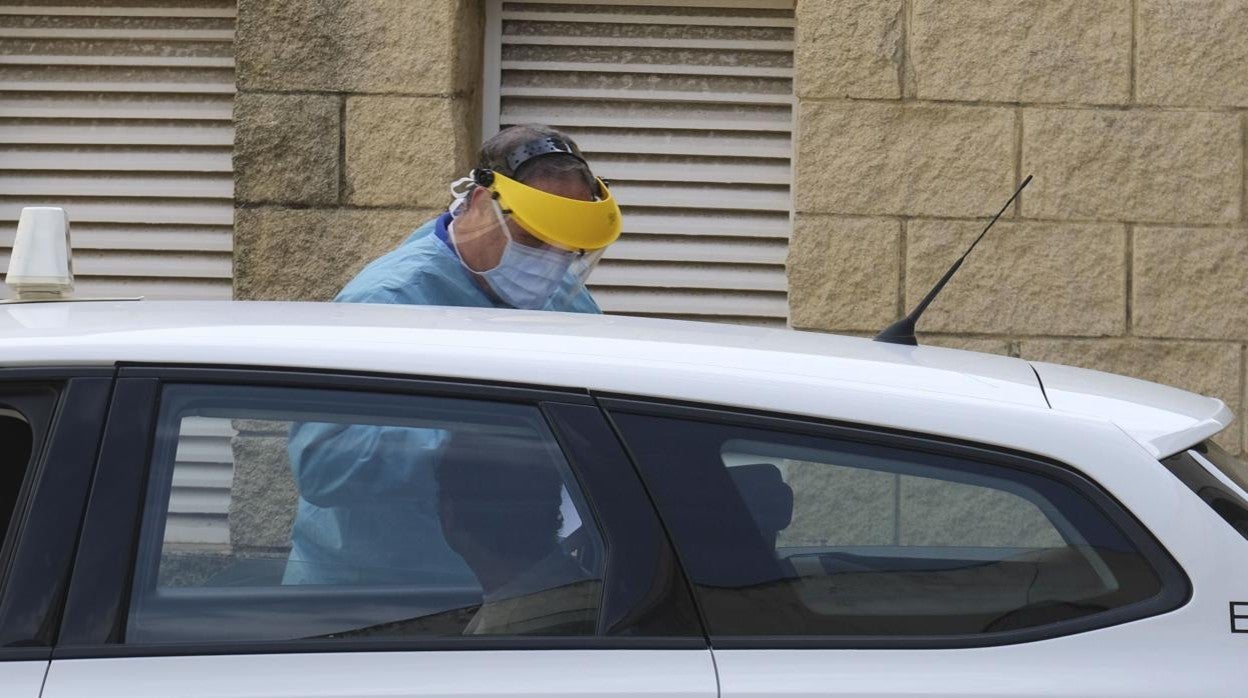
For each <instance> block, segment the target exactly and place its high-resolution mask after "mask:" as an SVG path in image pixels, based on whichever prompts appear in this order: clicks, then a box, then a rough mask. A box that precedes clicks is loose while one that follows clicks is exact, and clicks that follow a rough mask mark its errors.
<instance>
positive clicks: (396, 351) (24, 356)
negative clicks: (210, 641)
mask: <svg viewBox="0 0 1248 698" xmlns="http://www.w3.org/2000/svg"><path fill="white" fill-rule="evenodd" d="M119 361H121V362H146V363H162V364H165V363H177V364H218V365H219V364H227V363H228V364H239V365H252V366H282V367H292V368H297V367H305V368H324V369H338V370H347V371H350V370H358V371H370V372H383V373H397V374H407V375H419V376H432V377H450V378H471V379H478V380H489V381H506V382H515V383H525V384H534V385H547V386H565V387H574V388H587V389H591V390H596V391H601V392H604V393H617V394H629V395H644V396H650V397H658V398H670V399H677V400H686V401H696V402H702V403H711V404H719V405H728V406H738V407H745V408H752V409H758V410H767V411H774V412H780V413H787V414H796V415H807V416H812V417H818V418H821V419H830V420H839V421H846V422H853V423H859V424H867V425H876V426H883V427H890V428H897V429H904V430H907V431H912V432H921V433H927V434H935V435H941V436H946V437H952V438H958V439H965V440H967V441H971V442H978V443H985V444H992V445H996V446H1001V447H1005V448H1010V449H1015V450H1019V451H1024V452H1028V453H1032V454H1036V455H1039V456H1043V457H1047V458H1051V459H1054V460H1057V461H1059V462H1062V463H1066V464H1068V465H1070V466H1072V467H1075V468H1077V469H1078V470H1080V471H1081V472H1083V473H1084V474H1086V475H1087V476H1088V477H1089V478H1091V479H1092V480H1094V481H1095V482H1097V483H1098V484H1099V485H1100V486H1101V487H1103V488H1104V489H1105V490H1106V491H1108V492H1109V493H1110V494H1111V495H1112V496H1113V497H1114V498H1116V499H1117V500H1118V501H1119V502H1121V503H1122V504H1123V505H1125V506H1126V507H1127V508H1128V509H1129V510H1131V511H1132V512H1133V513H1135V514H1136V515H1137V516H1138V517H1139V518H1140V519H1141V521H1143V522H1144V524H1145V525H1146V526H1147V527H1148V528H1149V530H1150V531H1151V532H1152V533H1153V535H1155V536H1156V538H1157V539H1158V540H1159V541H1160V543H1161V544H1162V546H1163V547H1165V548H1166V549H1167V550H1168V551H1169V552H1170V554H1171V555H1172V556H1173V557H1174V558H1175V559H1176V560H1177V561H1178V562H1179V564H1180V565H1181V566H1182V567H1183V568H1184V569H1185V570H1186V572H1187V574H1188V576H1189V578H1190V579H1191V582H1192V585H1193V589H1194V590H1195V593H1194V594H1193V597H1192V598H1191V600H1190V601H1189V602H1188V603H1187V604H1186V605H1184V606H1182V607H1181V608H1179V609H1177V610H1175V611H1172V612H1170V613H1167V614H1163V615H1161V616H1157V617H1153V618H1148V619H1145V620H1140V621H1135V622H1132V623H1128V624H1124V625H1120V626H1115V627H1111V628H1105V629H1101V630H1096V631H1091V632H1085V633H1080V634H1076V635H1071V636H1067V637H1061V638H1055V639H1050V640H1044V641H1038V642H1029V643H1024V644H1018V645H1010V646H1004V647H991V648H972V649H942V650H825V649H794V650H723V649H719V650H715V651H714V659H715V664H716V667H717V669H718V679H719V682H720V691H721V695H723V696H724V697H725V698H744V697H752V696H760V697H761V696H777V695H805V696H816V695H823V696H987V695H1005V694H1008V695H1022V696H1056V695H1085V696H1098V697H1102V696H1103V697H1109V696H1122V697H1126V696H1232V695H1235V696H1242V695H1244V693H1245V691H1244V690H1243V688H1242V686H1243V683H1242V678H1241V676H1242V673H1243V671H1242V666H1243V658H1244V657H1246V656H1248V634H1238V635H1235V634H1231V633H1230V632H1229V625H1230V621H1229V617H1228V613H1229V612H1228V604H1229V602H1230V601H1248V541H1245V540H1244V539H1243V538H1242V537H1240V536H1239V535H1238V534H1236V533H1235V532H1234V531H1233V530H1232V529H1231V528H1230V527H1229V526H1227V525H1226V524H1225V522H1223V521H1221V520H1220V519H1218V518H1217V516H1216V515H1215V514H1213V512H1212V511H1211V510H1210V509H1209V507H1207V506H1206V505H1205V504H1204V503H1203V502H1201V501H1200V500H1199V499H1198V498H1197V497H1196V496H1195V495H1194V494H1193V493H1192V492H1191V491H1190V490H1188V489H1187V488H1186V487H1185V486H1184V485H1183V484H1182V483H1180V482H1179V481H1178V480H1177V479H1176V478H1175V477H1174V476H1173V475H1172V474H1171V473H1169V472H1168V471H1167V470H1166V469H1165V468H1164V467H1163V466H1162V465H1161V464H1160V463H1159V462H1158V460H1157V458H1158V457H1159V456H1162V455H1168V454H1170V453H1173V452H1175V451H1177V450H1180V449H1182V448H1184V447H1186V446H1189V445H1191V444H1192V443H1194V442H1196V441H1198V440H1200V439H1202V438H1204V437H1206V436H1208V435H1210V434H1212V433H1214V432H1216V431H1218V430H1220V429H1222V428H1224V427H1225V426H1226V425H1227V424H1229V422H1230V419H1231V415H1230V413H1229V411H1228V410H1227V409H1226V407H1225V405H1223V404H1222V403H1221V402H1219V401H1217V400H1214V399H1211V398H1206V397H1201V396H1198V395H1193V394H1191V393H1185V392H1183V391H1178V390H1175V389H1172V388H1166V387H1163V386H1157V385H1154V384H1151V383H1146V382H1143V381H1136V380H1133V379H1126V378H1121V377H1116V376H1108V375H1107V374H1100V373H1096V372H1090V371H1081V370H1077V369H1069V368H1066V367H1058V366H1053V365H1048V364H1037V369H1036V371H1038V372H1039V375H1040V377H1041V379H1042V380H1043V383H1044V390H1043V391H1042V390H1041V384H1040V381H1038V380H1037V377H1036V371H1033V368H1032V365H1030V364H1028V363H1027V362H1025V361H1022V360H1020V359H1015V358H1009V357H1000V356H990V355H982V354H973V353H969V352H961V351H954V350H947V349H939V348H932V347H904V346H895V345H885V344H880V343H875V342H871V341H869V340H865V339H855V338H845V337H834V336H828V335H820V334H809V333H800V332H790V331H773V330H760V329H755V328H745V327H732V326H718V325H704V324H697V323H681V322H669V321H657V320H643V319H637V318H621V317H599V316H585V315H564V314H555V313H526V312H519V311H502V312H500V311H489V310H474V309H448V308H409V307H394V306H359V305H320V304H288V303H147V302H143V303H75V304H66V303H58V304H31V305H25V306H7V307H3V309H0V365H6V366H16V365H111V364H113V363H116V362H119ZM1050 403H1051V404H1052V407H1050ZM1195 648H1198V650H1197V649H1195ZM709 661H710V657H709V654H708V653H705V652H696V651H675V652H669V651H656V652H633V653H627V652H621V651H604V652H581V653H577V652H571V653H567V652H549V651H548V652H531V653H490V652H463V653H450V652H448V653H441V652H438V653H393V654H359V655H286V656H280V655H270V656H264V657H186V658H173V657H168V658H147V659H91V660H66V661H58V662H56V663H55V666H54V667H53V668H52V670H51V672H50V679H49V684H48V690H47V691H46V692H45V695H46V696H48V697H49V698H70V697H76V696H86V695H92V696H105V697H108V696H122V695H126V696H156V695H170V694H178V695H190V696H198V695H205V696H206V695H256V696H259V695H266V696H268V695H284V696H345V695H352V696H372V695H381V694H383V693H384V694H385V695H392V696H435V695H468V694H471V695H485V696H503V695H521V694H525V693H527V694H529V695H548V694H549V695H591V694H593V695H604V694H605V695H621V696H623V695H642V694H643V693H644V694H646V695H695V694H696V695H713V693H706V692H705V691H706V690H708V688H709V690H711V691H714V685H713V683H711V684H707V683H706V681H707V680H708V679H709V680H710V681H712V682H713V681H714V679H715V676H716V674H715V671H714V670H712V669H711V668H709ZM513 669H514V670H516V671H522V672H528V673H525V674H523V676H524V677H526V678H525V679H524V680H523V681H516V680H514V678H513V676H512V674H511V672H512V670H513ZM669 673H670V674H671V677H669V676H668V674H669ZM426 674H427V676H428V677H429V679H428V682H424V681H422V682H421V684H420V685H411V682H410V677H411V676H413V675H419V676H425V675H426ZM373 676H377V677H380V678H378V680H377V682H375V683H373V682H372V681H371V679H370V678H369V677H373ZM448 676H450V677H455V678H450V679H448V678H447V677H448ZM265 677H268V678H267V679H266V678H265ZM399 677H404V678H403V679H400V678H399ZM672 677H674V678H672ZM669 678H671V681H670V682H669ZM198 681H203V682H204V683H203V686H204V688H203V690H202V692H199V693H196V692H195V691H189V692H188V691H187V690H183V689H184V688H185V687H186V686H187V685H190V686H196V685H199V684H197V683H196V682H198ZM254 681H261V682H262V685H260V686H256V685H254V683H252V682H254ZM365 681H367V682H366V683H365ZM387 681H390V682H394V681H400V683H398V684H394V683H386V682H387ZM672 682H675V683H672ZM262 689H263V690H262ZM196 690H198V689H196ZM478 691H481V692H478ZM670 691H676V692H675V693H673V692H670Z"/></svg>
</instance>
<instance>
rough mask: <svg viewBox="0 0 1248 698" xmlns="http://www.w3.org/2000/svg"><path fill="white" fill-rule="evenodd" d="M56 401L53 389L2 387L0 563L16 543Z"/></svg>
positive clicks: (40, 386)
mask: <svg viewBox="0 0 1248 698" xmlns="http://www.w3.org/2000/svg"><path fill="white" fill-rule="evenodd" d="M56 399H57V390H56V388H54V387H53V386H44V385H37V384H23V383H13V384H0V443H2V444H4V449H3V450H2V451H0V548H2V549H0V564H2V563H3V561H4V560H7V559H8V555H7V554H4V553H7V550H8V549H9V548H11V547H12V544H13V542H14V541H13V538H14V536H13V535H12V534H15V533H16V526H17V523H18V518H19V515H20V512H21V502H22V497H23V495H24V494H25V493H26V491H27V490H29V486H28V484H27V483H28V482H29V480H30V478H31V475H32V473H33V471H34V465H35V462H36V460H37V459H38V456H39V454H38V453H37V450H38V449H37V445H38V444H41V443H44V442H45V438H44V437H46V436H47V432H48V431H49V429H50V428H51V418H52V411H53V409H54V408H55V405H56ZM3 572H4V570H3V569H0V582H2V581H3Z"/></svg>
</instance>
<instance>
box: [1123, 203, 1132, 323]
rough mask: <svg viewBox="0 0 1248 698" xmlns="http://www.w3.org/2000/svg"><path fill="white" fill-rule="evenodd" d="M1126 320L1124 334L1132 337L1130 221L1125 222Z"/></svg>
mask: <svg viewBox="0 0 1248 698" xmlns="http://www.w3.org/2000/svg"><path fill="white" fill-rule="evenodd" d="M1125 239H1126V249H1125V250H1124V254H1125V255H1126V260H1125V262H1126V265H1127V271H1126V279H1125V281H1126V301H1127V302H1126V322H1125V324H1124V325H1123V326H1124V327H1125V328H1126V332H1125V335H1126V336H1127V337H1133V336H1134V335H1135V317H1134V316H1135V303H1134V293H1135V290H1134V289H1135V226H1134V225H1133V224H1131V223H1128V224H1127V235H1126V238H1125Z"/></svg>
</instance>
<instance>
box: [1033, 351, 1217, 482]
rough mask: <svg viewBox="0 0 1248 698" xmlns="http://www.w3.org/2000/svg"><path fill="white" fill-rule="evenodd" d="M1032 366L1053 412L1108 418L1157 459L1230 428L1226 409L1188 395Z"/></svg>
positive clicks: (1110, 376)
mask: <svg viewBox="0 0 1248 698" xmlns="http://www.w3.org/2000/svg"><path fill="white" fill-rule="evenodd" d="M1032 366H1034V367H1035V369H1036V373H1037V374H1039V376H1040V379H1041V381H1042V382H1043V383H1044V391H1045V395H1046V396H1047V397H1048V398H1049V404H1051V405H1052V406H1053V409H1055V410H1059V411H1061V412H1070V413H1072V414H1085V415H1094V416H1101V417H1104V418H1105V419H1108V420H1110V421H1112V422H1113V423H1114V424H1117V425H1118V426H1120V427H1122V429H1123V431H1125V432H1127V433H1128V434H1131V435H1132V436H1134V437H1135V438H1136V440H1137V441H1139V442H1140V443H1141V444H1142V445H1143V446H1144V447H1145V448H1146V449H1147V450H1148V451H1149V452H1150V453H1152V454H1153V455H1154V456H1156V457H1158V458H1164V457H1166V456H1169V455H1172V454H1174V453H1177V452H1179V451H1181V450H1183V449H1184V448H1187V447H1188V446H1191V445H1192V444H1194V443H1197V442H1199V441H1201V440H1203V439H1205V438H1207V437H1209V436H1213V435H1214V434H1216V433H1218V432H1219V431H1221V430H1222V429H1223V428H1224V427H1225V426H1226V425H1227V424H1229V423H1230V422H1231V418H1232V415H1231V410H1230V409H1229V408H1228V407H1227V406H1226V405H1224V404H1222V403H1221V402H1220V401H1215V400H1210V399H1209V398H1207V397H1204V396H1201V395H1196V394H1194V393H1189V392H1187V391H1186V390H1179V389H1177V388H1171V387H1169V386H1165V385H1158V384H1156V383H1149V382H1147V381H1142V380H1138V379H1135V378H1128V377H1126V376H1118V375H1114V374H1112V373H1102V372H1100V371H1089V370H1088V369H1084V368H1074V367H1073V366H1059V365H1057V364H1048V363H1042V362H1038V361H1037V362H1032Z"/></svg>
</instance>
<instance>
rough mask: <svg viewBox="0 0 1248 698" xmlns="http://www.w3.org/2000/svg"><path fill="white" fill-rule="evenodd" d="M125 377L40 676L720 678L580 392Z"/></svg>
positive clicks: (501, 683)
mask: <svg viewBox="0 0 1248 698" xmlns="http://www.w3.org/2000/svg"><path fill="white" fill-rule="evenodd" d="M116 395H117V396H116V400H115V404H114V408H113V412H114V414H118V413H124V414H126V415H128V417H129V418H128V419H126V420H125V421H124V422H121V421H117V422H116V423H112V422H110V425H109V429H108V431H107V434H106V437H105V440H104V444H103V447H102V450H101V454H100V465H99V469H98V473H97V476H96V478H95V482H94V486H93V489H92V493H91V502H90V505H89V509H88V512H87V518H86V524H85V530H84V538H83V542H82V545H81V549H80V552H79V555H78V557H77V559H76V562H75V569H74V576H73V583H72V587H71V590H70V594H69V598H68V601H67V604H66V609H65V618H64V622H63V625H62V628H61V639H60V642H59V643H58V646H57V649H56V652H55V655H54V658H53V661H52V665H51V668H50V669H49V672H48V677H47V682H46V687H45V689H44V694H43V695H44V696H45V698H77V697H85V696H92V697H93V698H101V697H106V696H118V697H120V696H127V697H135V698H141V697H146V696H152V697H155V696H169V695H179V696H188V697H191V698H194V697H195V696H219V695H239V696H270V695H273V696H276V695H281V696H305V695H306V696H312V695H315V696H318V697H327V696H383V695H384V696H392V697H393V696H413V697H415V696H447V695H473V696H515V695H553V694H557V695H566V696H578V695H585V696H589V695H595V696H602V695H607V696H640V695H646V696H674V697H675V696H690V697H692V696H699V697H708V696H714V695H715V694H716V683H715V675H714V669H713V665H712V662H711V657H710V653H709V650H708V649H707V645H706V642H705V637H704V634H703V632H702V628H701V626H700V625H699V621H698V617H697V614H696V612H695V611H694V607H693V604H692V599H691V597H690V594H689V590H688V587H687V585H686V584H685V583H684V582H683V580H682V578H681V576H680V572H679V570H678V566H677V565H676V564H675V563H674V554H673V553H672V551H671V550H670V549H669V547H668V544H667V542H666V539H665V537H664V534H663V532H662V529H661V527H660V524H659V522H658V519H657V517H656V516H655V514H654V512H653V509H652V507H651V506H650V504H649V502H648V499H647V497H646V495H645V493H644V490H643V488H642V487H641V484H640V482H639V481H638V479H637V478H636V475H635V473H634V472H633V470H632V468H631V466H630V464H629V462H628V460H627V458H626V456H625V455H624V453H623V451H622V449H621V448H620V446H619V443H618V441H617V440H616V439H615V437H614V435H613V433H612V432H611V430H610V426H609V424H608V423H607V422H606V420H605V419H604V417H603V415H602V413H601V412H600V411H599V410H598V409H597V408H596V407H595V406H594V405H593V403H592V401H591V400H590V398H589V397H588V396H586V395H585V394H577V393H572V392H556V391H543V390H533V389H518V388H509V387H500V386H484V385H473V384H458V383H450V382H431V381H414V380H401V379H392V378H385V377H373V376H338V375H330V374H324V373H320V374H312V373H300V372H291V371H231V370H217V369H188V368H181V369H162V368H158V367H153V368H139V367H135V368H130V369H125V370H123V372H122V373H121V377H120V378H119V380H118V384H117V389H116Z"/></svg>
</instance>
